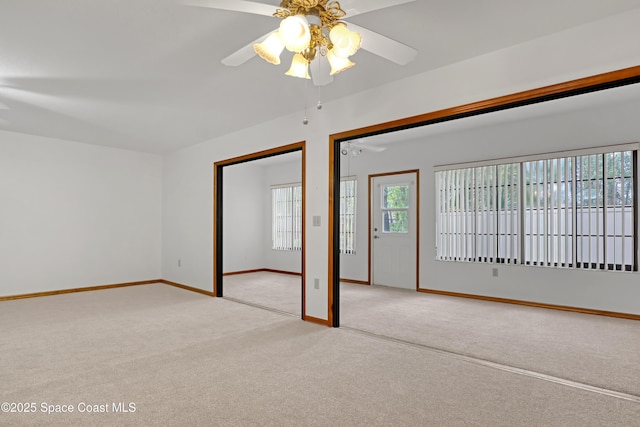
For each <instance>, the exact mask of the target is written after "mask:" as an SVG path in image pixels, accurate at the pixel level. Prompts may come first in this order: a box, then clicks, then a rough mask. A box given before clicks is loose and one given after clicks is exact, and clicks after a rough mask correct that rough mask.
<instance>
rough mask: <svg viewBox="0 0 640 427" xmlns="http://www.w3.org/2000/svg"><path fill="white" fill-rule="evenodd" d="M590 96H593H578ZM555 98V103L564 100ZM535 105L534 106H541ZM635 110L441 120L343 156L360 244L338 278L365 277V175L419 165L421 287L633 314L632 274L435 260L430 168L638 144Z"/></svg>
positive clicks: (637, 105) (633, 105)
mask: <svg viewBox="0 0 640 427" xmlns="http://www.w3.org/2000/svg"><path fill="white" fill-rule="evenodd" d="M630 89H631V88H629V87H627V88H619V89H615V91H618V92H621V91H622V92H624V91H626V92H628V91H629V90H630ZM633 89H634V90H635V92H636V93H638V92H640V91H638V89H636V88H635V87H633ZM594 95H595V96H598V95H599V94H597V93H596V94H587V95H584V96H585V97H592V96H594ZM574 100H575V99H572V100H571V101H574ZM554 102H555V103H558V102H560V103H561V102H563V100H558V101H554ZM539 107H540V106H534V107H533V108H535V109H537V110H539ZM525 108H529V109H530V108H531V107H525ZM638 111H640V98H638V97H637V95H636V100H634V101H629V100H627V101H624V102H622V103H619V104H607V105H605V106H599V107H592V108H588V109H581V110H578V111H571V112H564V113H558V114H554V115H546V116H541V117H535V118H529V119H526V120H517V121H513V122H507V123H500V124H496V125H486V124H484V125H480V123H478V124H477V126H478V127H475V128H468V129H464V130H455V129H456V127H455V124H453V123H450V124H447V125H446V126H447V128H448V129H449V130H447V131H446V132H444V133H441V132H440V131H434V132H430V133H428V134H427V135H426V136H424V137H421V138H419V139H412V140H409V141H407V142H402V143H396V144H388V145H387V147H388V149H387V150H386V151H384V152H382V153H371V152H367V151H364V152H363V153H362V154H361V155H359V156H357V157H342V162H341V174H342V175H343V176H348V175H355V176H357V177H358V184H359V192H358V193H359V194H358V196H359V199H358V218H357V227H358V229H357V233H358V248H360V247H362V248H363V250H358V251H357V253H356V255H353V256H346V255H344V256H342V257H341V277H348V278H352V279H356V280H367V267H368V258H367V251H366V245H367V232H368V224H367V220H368V215H367V213H368V206H367V205H368V199H367V176H368V175H369V174H374V173H383V172H393V171H398V170H407V169H420V171H421V175H420V176H421V187H420V190H421V191H420V199H421V200H420V203H421V218H420V219H421V235H420V239H421V241H420V243H421V244H420V270H421V280H420V287H421V288H424V289H438V290H444V291H452V292H461V293H468V294H476V295H488V296H494V297H502V298H511V299H519V300H525V301H533V302H540V303H549V304H559V305H568V306H574V307H588V308H597V309H602V310H612V311H619V312H631V313H635V312H637V309H638V307H637V300H638V297H639V296H640V289H638V288H639V285H640V283H639V282H640V275H639V274H638V273H626V272H625V273H621V272H589V271H567V270H558V269H551V268H544V267H526V266H510V265H498V266H496V265H490V264H466V263H454V262H443V261H436V260H435V241H436V238H435V217H436V215H435V214H436V212H435V202H434V201H435V199H436V193H435V182H434V172H433V168H434V166H435V165H442V164H449V163H458V162H464V161H480V160H489V159H494V158H501V157H511V156H526V155H531V154H540V153H548V152H553V151H559V150H570V149H577V148H587V147H597V146H602V145H616V144H625V143H629V142H638V141H640V122H639V121H638V120H637V112H638ZM508 113H511V112H508ZM493 114H494V115H502V114H504V113H502V112H498V113H493ZM477 119H480V120H482V119H483V118H477ZM463 120H464V119H463ZM385 139H388V140H392V139H393V135H392V134H388V135H385ZM360 242H362V244H361V243H360ZM493 267H498V271H499V276H498V277H493V276H492V268H493Z"/></svg>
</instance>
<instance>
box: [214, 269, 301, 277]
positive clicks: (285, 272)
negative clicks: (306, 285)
mask: <svg viewBox="0 0 640 427" xmlns="http://www.w3.org/2000/svg"><path fill="white" fill-rule="evenodd" d="M265 271H266V272H268V273H278V274H289V275H291V276H302V273H296V272H295V271H284V270H274V269H272V268H256V269H254V270H240V271H231V272H229V273H223V274H222V275H223V276H237V275H239V274H251V273H261V272H265Z"/></svg>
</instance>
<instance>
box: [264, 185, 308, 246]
mask: <svg viewBox="0 0 640 427" xmlns="http://www.w3.org/2000/svg"><path fill="white" fill-rule="evenodd" d="M271 208H272V216H271V221H272V228H271V230H272V231H271V247H272V248H273V249H276V250H281V251H299V250H302V186H301V185H300V184H290V185H281V186H274V187H272V188H271Z"/></svg>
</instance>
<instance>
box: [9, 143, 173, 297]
mask: <svg viewBox="0 0 640 427" xmlns="http://www.w3.org/2000/svg"><path fill="white" fill-rule="evenodd" d="M161 179H162V158H161V157H160V156H157V155H151V154H142V153H137V152H131V151H125V150H121V149H114V148H106V147H98V146H93V145H87V144H80V143H75V142H68V141H61V140H57V139H51V138H43V137H37V136H30V135H23V134H16V133H10V132H0V260H2V261H0V263H1V264H2V268H0V296H7V295H18V294H27V293H35V292H46V291H55V290H62V289H69V288H79V287H87V286H97V285H106V284H113V283H125V282H133V281H142V280H153V279H159V278H161V276H160V273H161V267H160V257H161V248H160V244H161V197H162V191H161Z"/></svg>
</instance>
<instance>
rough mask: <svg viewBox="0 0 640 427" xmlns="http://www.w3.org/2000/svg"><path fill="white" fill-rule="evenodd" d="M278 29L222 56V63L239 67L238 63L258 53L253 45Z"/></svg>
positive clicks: (242, 62)
mask: <svg viewBox="0 0 640 427" xmlns="http://www.w3.org/2000/svg"><path fill="white" fill-rule="evenodd" d="M276 31H277V30H274V31H271V32H270V33H267V34H265V35H263V36H260V37H258V38H257V39H255V40H254V41H252V42H251V43H249V44H248V45H246V46H243V47H241V48H240V49H238V50H236V51H235V52H233V53H232V54H231V55H229V56H227V57H225V58H222V63H223V64H224V65H226V66H228V67H237V66H238V65H242V64H244V63H245V62H247V61H248V60H250V59H251V58H253V57H254V56H256V55H257V53H256V51H255V50H253V45H254V44H256V43H261V42H262V41H264V39H266V38H267V37H269V36H270V35H271V34H272V33H275V32H276Z"/></svg>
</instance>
